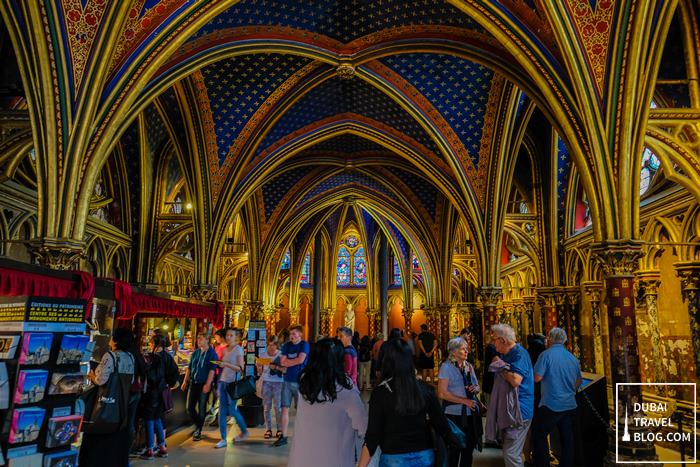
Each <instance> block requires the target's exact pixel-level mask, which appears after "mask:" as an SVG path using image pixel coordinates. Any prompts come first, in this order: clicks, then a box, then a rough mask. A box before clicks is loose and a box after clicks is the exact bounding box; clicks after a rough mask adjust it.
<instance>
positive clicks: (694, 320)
mask: <svg viewBox="0 0 700 467" xmlns="http://www.w3.org/2000/svg"><path fill="white" fill-rule="evenodd" d="M674 266H675V268H676V274H678V277H680V279H681V293H682V294H683V300H684V301H687V302H688V314H689V315H690V333H691V339H692V341H693V356H694V358H695V377H696V378H698V379H700V293H698V288H700V262H697V261H696V262H683V263H676V264H675V265H674Z"/></svg>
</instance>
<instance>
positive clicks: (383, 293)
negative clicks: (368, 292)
mask: <svg viewBox="0 0 700 467" xmlns="http://www.w3.org/2000/svg"><path fill="white" fill-rule="evenodd" d="M379 313H380V314H381V319H382V333H383V334H384V337H385V338H386V337H387V336H388V335H389V332H388V331H389V330H388V329H387V327H388V314H389V247H388V246H387V242H386V237H385V236H384V235H382V238H381V240H380V242H379Z"/></svg>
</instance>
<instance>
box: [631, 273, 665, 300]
mask: <svg viewBox="0 0 700 467" xmlns="http://www.w3.org/2000/svg"><path fill="white" fill-rule="evenodd" d="M636 278H637V281H638V282H639V285H640V286H641V287H642V288H643V289H644V295H658V293H659V286H660V285H661V275H660V273H659V271H639V272H637V274H636Z"/></svg>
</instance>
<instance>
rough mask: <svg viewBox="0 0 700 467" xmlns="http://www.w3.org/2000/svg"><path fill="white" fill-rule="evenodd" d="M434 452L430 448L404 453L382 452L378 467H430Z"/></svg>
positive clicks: (433, 459) (432, 462)
mask: <svg viewBox="0 0 700 467" xmlns="http://www.w3.org/2000/svg"><path fill="white" fill-rule="evenodd" d="M433 464H435V453H434V452H433V450H432V449H426V450H424V451H415V452H406V453H404V454H384V453H382V456H381V457H380V458H379V467H432V466H433Z"/></svg>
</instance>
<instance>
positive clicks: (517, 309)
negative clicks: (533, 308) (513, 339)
mask: <svg viewBox="0 0 700 467" xmlns="http://www.w3.org/2000/svg"><path fill="white" fill-rule="evenodd" d="M524 311H525V303H524V302H523V299H522V298H519V299H515V300H513V317H514V320H513V321H514V323H515V326H514V327H513V329H515V335H516V336H518V340H519V341H520V342H525V341H527V332H526V331H525V327H524V326H523V313H524Z"/></svg>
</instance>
